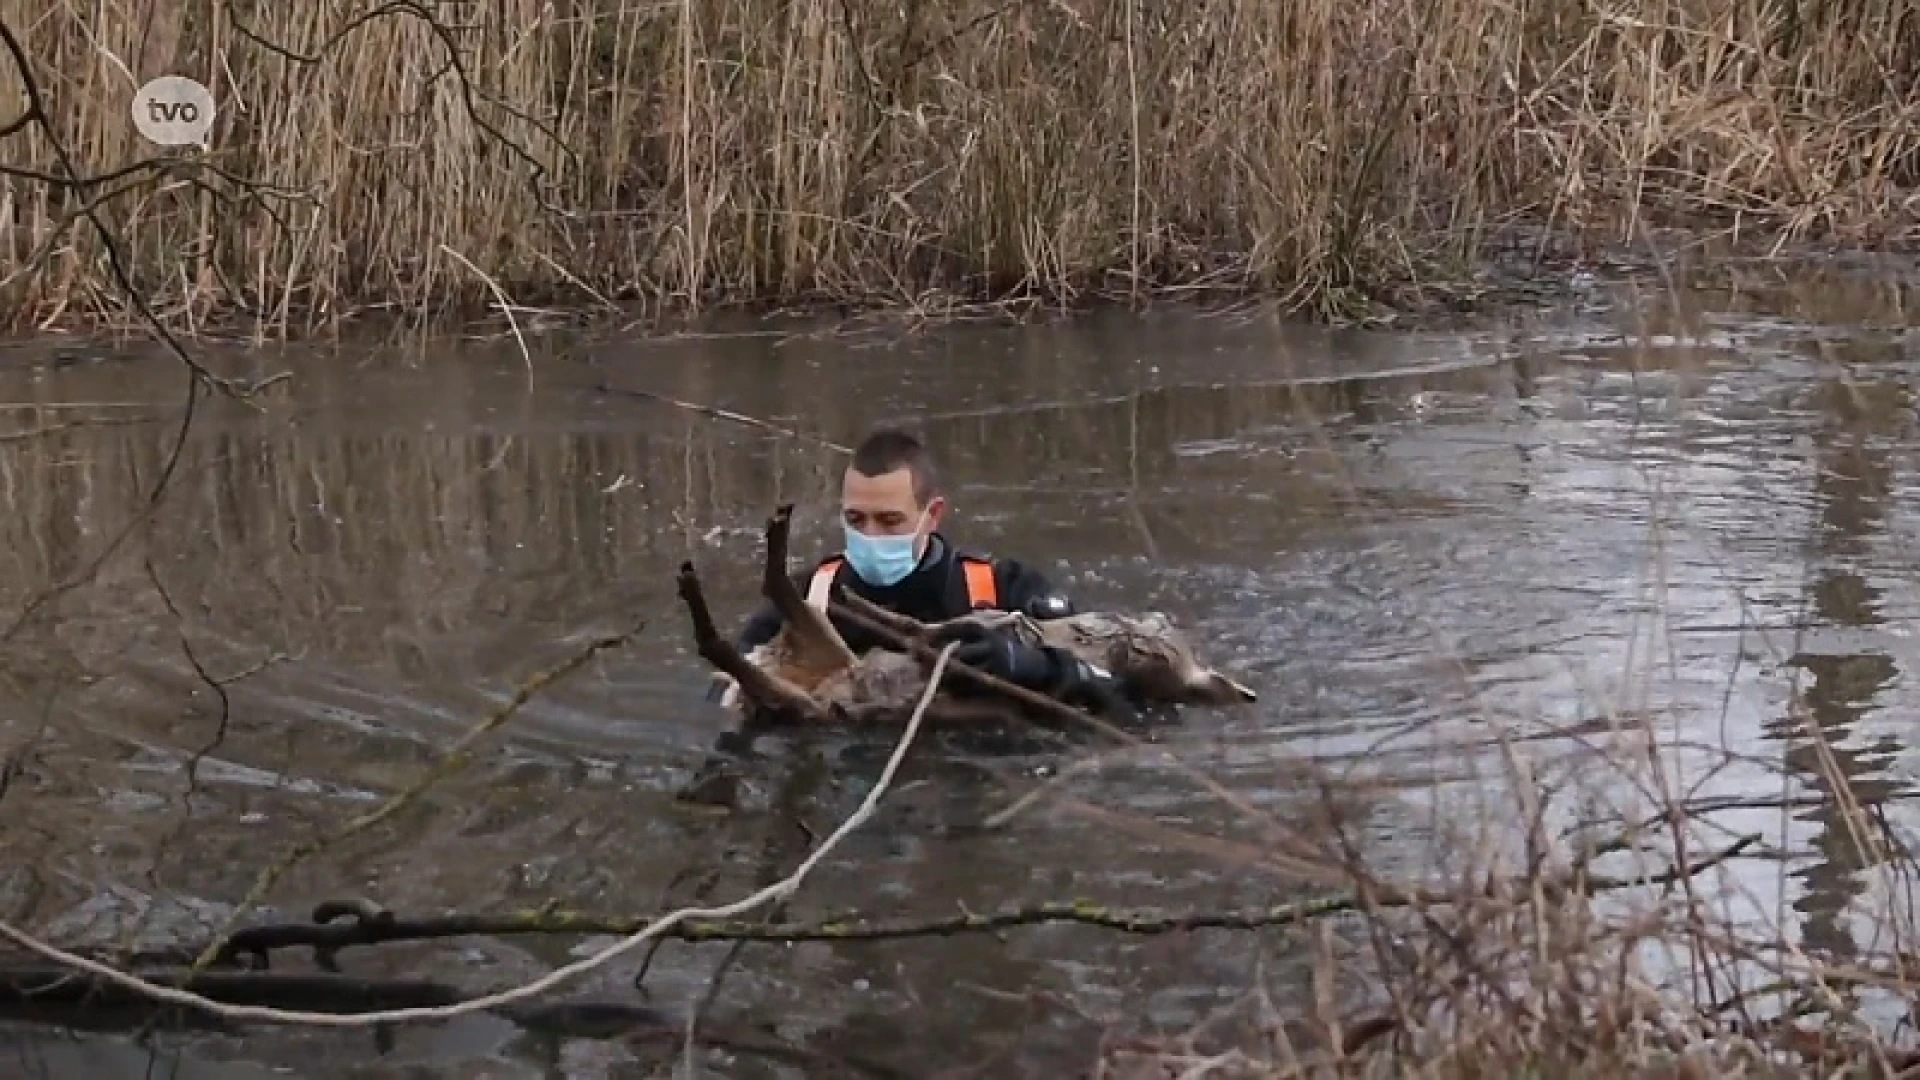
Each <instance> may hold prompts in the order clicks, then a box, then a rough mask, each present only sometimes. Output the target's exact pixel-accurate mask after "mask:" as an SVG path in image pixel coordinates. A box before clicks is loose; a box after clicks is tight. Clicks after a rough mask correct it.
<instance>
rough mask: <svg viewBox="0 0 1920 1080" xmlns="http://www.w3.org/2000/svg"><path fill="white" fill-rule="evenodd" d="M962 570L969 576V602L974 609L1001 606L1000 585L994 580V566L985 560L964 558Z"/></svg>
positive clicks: (961, 563)
mask: <svg viewBox="0 0 1920 1080" xmlns="http://www.w3.org/2000/svg"><path fill="white" fill-rule="evenodd" d="M960 568H961V570H962V571H963V572H964V573H965V574H966V575H967V602H968V603H969V604H971V605H973V607H974V608H976V609H978V608H996V607H999V606H1000V585H999V583H998V582H996V581H994V580H993V564H992V563H990V562H987V561H986V560H984V559H969V558H965V557H962V558H961V560H960Z"/></svg>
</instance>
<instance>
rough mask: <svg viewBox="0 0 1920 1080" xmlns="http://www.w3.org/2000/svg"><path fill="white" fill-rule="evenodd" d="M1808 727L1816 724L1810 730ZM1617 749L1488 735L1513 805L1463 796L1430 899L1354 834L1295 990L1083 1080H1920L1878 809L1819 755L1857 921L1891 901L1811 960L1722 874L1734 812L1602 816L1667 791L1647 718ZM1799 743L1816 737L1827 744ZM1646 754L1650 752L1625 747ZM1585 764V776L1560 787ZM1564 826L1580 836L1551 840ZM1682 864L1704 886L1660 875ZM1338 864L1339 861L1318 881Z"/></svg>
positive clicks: (1902, 861) (1658, 802)
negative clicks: (1546, 764) (1850, 870)
mask: <svg viewBox="0 0 1920 1080" xmlns="http://www.w3.org/2000/svg"><path fill="white" fill-rule="evenodd" d="M1806 727H1807V729H1808V730H1809V731H1810V732H1816V733H1817V731H1818V727H1819V725H1818V724H1817V723H1812V722H1809V723H1808V724H1807V725H1806ZM1636 728H1637V730H1636ZM1614 734H1615V735H1616V736H1621V737H1624V742H1623V743H1621V744H1618V745H1617V746H1616V748H1615V749H1614V750H1613V751H1610V752H1607V753H1606V754H1605V762H1604V763H1602V762H1600V761H1598V760H1596V759H1595V758H1593V757H1588V758H1587V759H1586V760H1584V761H1582V762H1577V763H1573V764H1571V765H1569V764H1568V763H1566V762H1562V763H1561V769H1560V771H1561V772H1562V773H1563V774H1564V775H1563V776H1562V777H1560V778H1555V777H1553V776H1550V775H1548V772H1547V770H1545V769H1540V768H1539V767H1538V766H1536V765H1533V764H1529V763H1527V762H1525V761H1523V759H1522V757H1521V756H1520V749H1519V744H1518V742H1517V741H1513V740H1506V739H1502V740H1498V741H1500V742H1501V744H1502V750H1501V752H1500V753H1499V754H1498V755H1496V756H1499V757H1502V758H1503V759H1504V761H1505V763H1506V765H1507V767H1508V768H1507V771H1508V774H1509V775H1508V777H1507V779H1508V780H1509V781H1511V784H1510V785H1509V787H1508V790H1509V792H1521V793H1524V794H1519V795H1516V796H1514V803H1515V805H1511V806H1509V807H1508V808H1507V812H1506V813H1505V814H1501V813H1499V812H1497V810H1496V809H1493V808H1491V807H1488V806H1482V807H1479V808H1477V809H1475V808H1469V807H1467V806H1465V805H1463V804H1459V803H1456V804H1455V805H1454V806H1453V807H1452V808H1451V810H1452V812H1453V813H1455V814H1457V817H1454V818H1453V819H1452V822H1453V827H1451V828H1447V829H1445V830H1444V832H1445V833H1446V834H1447V836H1448V841H1447V843H1446V844H1445V846H1444V848H1443V849H1442V850H1441V851H1440V852H1439V854H1438V859H1437V862H1438V863H1439V864H1440V865H1441V866H1442V867H1443V868H1444V869H1443V870H1442V871H1441V873H1440V874H1439V875H1438V876H1437V877H1436V878H1435V879H1434V880H1433V881H1432V882H1431V883H1420V887H1422V888H1423V889H1425V890H1427V891H1424V892H1423V893H1422V894H1421V895H1420V896H1419V897H1418V898H1415V899H1408V890H1409V888H1411V887H1412V886H1409V885H1408V884H1407V883H1406V882H1405V881H1404V880H1400V881H1396V880H1393V879H1394V878H1395V877H1399V876H1401V875H1389V874H1386V873H1382V872H1381V871H1379V870H1378V869H1376V868H1374V867H1372V866H1369V865H1368V862H1367V860H1366V859H1365V858H1363V857H1362V856H1361V855H1360V854H1359V850H1360V849H1359V847H1358V842H1357V841H1355V842H1353V843H1345V842H1342V841H1338V840H1336V841H1330V842H1329V843H1328V844H1327V845H1326V849H1327V853H1328V858H1327V859H1325V860H1324V861H1322V862H1320V863H1319V865H1320V866H1321V867H1322V868H1323V875H1324V876H1325V877H1327V878H1329V879H1331V880H1336V881H1339V882H1340V883H1341V886H1342V888H1343V889H1344V890H1345V891H1349V892H1351V893H1353V894H1355V895H1358V896H1359V897H1361V898H1362V903H1361V905H1360V910H1359V911H1358V912H1357V913H1356V914H1355V915H1354V916H1353V917H1352V918H1351V919H1349V920H1347V921H1343V922H1339V923H1336V924H1333V925H1322V926H1320V927H1317V928H1316V929H1317V934H1308V935H1307V936H1306V939H1305V940H1304V941H1303V940H1302V939H1301V938H1300V937H1299V936H1298V935H1296V936H1295V937H1294V938H1293V941H1294V944H1293V945H1291V946H1283V947H1282V949H1283V951H1284V949H1286V948H1292V949H1294V950H1296V951H1297V950H1299V949H1301V948H1302V947H1304V948H1305V949H1306V950H1307V951H1309V952H1310V953H1311V956H1312V961H1311V975H1310V979H1309V983H1310V985H1309V986H1308V987H1307V988H1306V990H1305V992H1303V991H1302V988H1301V987H1299V986H1297V985H1292V984H1290V983H1288V982H1285V981H1280V980H1276V981H1275V984H1274V988H1273V989H1271V990H1269V989H1266V988H1256V989H1254V990H1253V991H1251V992H1250V993H1249V994H1248V995H1247V996H1246V998H1245V999H1244V1000H1243V1001H1242V1002H1240V1004H1239V1005H1238V1006H1237V1007H1236V1008H1235V1009H1234V1010H1232V1015H1223V1016H1218V1017H1214V1018H1212V1019H1211V1020H1210V1021H1208V1022H1207V1023H1206V1024H1204V1025H1202V1027H1201V1028H1200V1029H1198V1030H1195V1031H1192V1032H1187V1033H1183V1034H1181V1035H1178V1036H1176V1037H1170V1038H1162V1039H1142V1038H1128V1039H1119V1040H1116V1041H1114V1042H1113V1043H1112V1044H1111V1045H1110V1046H1108V1047H1107V1048H1106V1050H1105V1051H1104V1053H1103V1055H1102V1057H1101V1059H1100V1062H1099V1064H1098V1067H1097V1068H1096V1069H1095V1070H1094V1071H1093V1073H1092V1074H1091V1075H1093V1076H1095V1077H1098V1078H1100V1080H1147V1078H1154V1080H1169V1078H1173V1077H1181V1078H1187V1080H1201V1078H1206V1080H1226V1078H1230V1077H1231V1078H1261V1080H1281V1078H1288V1080H1293V1078H1300V1080H1305V1078H1361V1077H1365V1078H1373V1077H1383V1078H1384V1077H1423V1078H1432V1080H1467V1078H1470V1077H1525V1078H1548V1077H1559V1078H1565V1080H1599V1078H1602V1077H1634V1078H1647V1080H1653V1078H1672V1080H1680V1078H1698V1080H1708V1078H1719V1077H1735V1076H1743V1077H1765V1078H1776V1077H1777V1078H1782V1080H1784V1078H1786V1077H1801V1076H1822V1077H1848V1078H1852V1077H1884V1076H1904V1075H1920V1050H1916V1049H1915V1045H1916V1044H1915V1040H1914V1039H1913V1031H1912V1025H1913V1017H1912V1015H1911V1014H1910V1013H1909V1011H1908V1010H1909V1008H1910V1003H1911V1001H1912V1000H1913V996H1914V983H1913V976H1912V973H1911V972H1910V971H1909V970H1908V969H1909V968H1910V967H1911V964H1912V962H1913V961H1912V958H1913V947H1912V944H1911V935H1912V931H1913V926H1912V922H1911V918H1912V912H1911V911H1910V910H1905V909H1906V908H1907V907H1909V906H1910V900H1909V899H1907V898H1909V897H1910V896H1911V893H1912V885H1913V881H1914V876H1913V872H1914V870H1915V865H1914V863H1913V861H1912V859H1911V856H1910V855H1908V854H1906V853H1905V852H1904V851H1903V850H1902V845H1901V844H1900V843H1899V842H1897V841H1894V840H1893V839H1892V838H1891V834H1890V831H1889V829H1888V827H1887V823H1886V821H1885V820H1884V818H1883V817H1881V816H1879V815H1877V814H1875V813H1874V812H1873V811H1872V809H1871V808H1870V807H1869V808H1867V809H1865V810H1863V809H1862V808H1861V807H1860V806H1859V805H1858V803H1857V800H1855V799H1853V798H1852V797H1851V796H1850V794H1849V792H1848V785H1847V784H1846V781H1845V777H1844V776H1842V775H1841V773H1840V772H1839V770H1838V769H1837V768H1836V767H1834V763H1833V760H1832V756H1831V755H1830V754H1825V753H1816V755H1815V756H1819V757H1823V758H1825V759H1826V762H1827V768H1826V769H1825V770H1824V771H1823V773H1822V779H1823V781H1830V782H1831V783H1832V785H1833V786H1832V787H1831V790H1832V791H1833V792H1834V793H1835V794H1834V795H1833V796H1832V797H1833V799H1834V800H1835V801H1837V802H1838V803H1840V804H1841V805H1842V806H1843V807H1846V808H1847V811H1848V813H1849V816H1850V819H1851V820H1853V821H1854V822H1855V827H1854V828H1853V830H1852V832H1851V835H1850V836H1849V837H1848V838H1847V839H1848V841H1849V842H1851V843H1852V844H1854V845H1855V846H1856V854H1855V856H1854V857H1853V858H1854V859H1855V860H1857V861H1856V862H1855V865H1859V866H1862V867H1864V868H1865V870H1864V872H1863V873H1864V877H1866V878H1867V879H1868V882H1867V885H1866V889H1865V893H1866V895H1865V896H1864V897H1863V898H1862V899H1863V909H1868V908H1872V907H1873V906H1874V905H1873V903H1872V902H1873V901H1879V902H1880V904H1881V909H1880V911H1879V913H1878V915H1877V917H1870V919H1868V920H1863V921H1862V923H1860V924H1854V933H1855V936H1857V937H1859V938H1860V939H1861V953H1860V954H1859V955H1854V956H1838V955H1834V954H1832V953H1830V952H1823V951H1822V950H1821V949H1819V948H1818V947H1817V946H1816V945H1815V944H1814V943H1813V942H1812V941H1811V940H1809V939H1808V938H1807V937H1806V936H1804V935H1803V934H1802V933H1801V932H1799V931H1796V930H1795V929H1794V928H1793V926H1792V923H1793V922H1794V921H1795V920H1797V919H1798V918H1800V916H1799V915H1796V913H1794V912H1792V911H1790V910H1786V909H1785V908H1784V906H1783V905H1782V904H1781V903H1780V901H1778V900H1777V899H1776V898H1774V897H1772V896H1760V895H1755V889H1754V888H1753V887H1752V886H1751V885H1750V884H1748V885H1745V886H1743V883H1742V882H1741V880H1740V877H1741V875H1740V874H1738V873H1734V872H1730V871H1731V870H1732V868H1733V866H1734V863H1735V860H1734V859H1732V858H1725V859H1723V858H1721V857H1720V856H1721V855H1724V854H1725V853H1727V852H1728V851H1730V850H1732V849H1733V848H1734V847H1738V846H1739V845H1737V844H1735V845H1730V844H1729V833H1727V832H1726V831H1725V829H1724V825H1721V826H1715V825H1714V824H1712V823H1711V821H1710V818H1711V817H1712V814H1711V813H1710V811H1711V810H1713V809H1719V810H1725V809H1726V807H1725V806H1718V807H1710V806H1709V805H1707V803H1706V802H1703V801H1696V802H1692V803H1689V802H1688V801H1687V800H1686V799H1685V798H1684V797H1682V796H1680V795H1679V794H1677V793H1676V794H1674V795H1672V796H1671V797H1666V798H1654V799H1653V800H1651V810H1652V812H1651V813H1642V812H1630V811H1627V810H1626V808H1625V806H1624V805H1623V804H1620V803H1618V802H1615V804H1614V805H1613V807H1611V808H1610V810H1609V811H1607V812H1596V803H1595V801H1594V800H1595V798H1596V797H1597V793H1598V790H1599V789H1600V788H1604V787H1607V786H1609V785H1613V787H1614V791H1615V797H1616V799H1617V793H1618V785H1619V781H1620V780H1621V778H1622V777H1624V776H1626V775H1628V774H1629V773H1634V772H1636V771H1637V772H1638V775H1639V776H1640V778H1641V779H1643V780H1647V781H1650V783H1649V785H1648V786H1647V787H1646V788H1644V789H1643V790H1647V791H1648V792H1649V793H1651V792H1654V791H1657V790H1661V789H1666V788H1667V787H1668V786H1669V785H1670V784H1671V781H1672V777H1668V778H1666V779H1665V780H1662V779H1660V778H1659V777H1657V776H1656V775H1655V774H1656V773H1658V772H1660V771H1661V769H1660V768H1659V767H1657V766H1656V767H1653V768H1646V767H1644V762H1645V760H1646V755H1645V753H1644V751H1645V750H1646V748H1647V747H1650V746H1652V745H1653V743H1652V742H1651V740H1652V738H1653V737H1654V736H1655V734H1656V733H1655V731H1654V730H1653V727H1652V725H1651V724H1637V725H1626V726H1622V727H1616V728H1615V729H1614ZM1667 741H1670V739H1668V740H1667ZM1812 741H1813V742H1815V743H1820V739H1819V738H1818V736H1817V734H1816V735H1815V736H1814V738H1813V740H1812ZM1636 742H1639V743H1640V744H1641V750H1642V753H1641V754H1640V755H1636V754H1635V753H1634V752H1633V751H1632V750H1631V749H1630V746H1631V744H1633V743H1636ZM1822 745H1824V744H1822ZM1562 752H1563V751H1562ZM1655 753H1660V751H1657V750H1656V751H1655ZM1636 756H1639V757H1640V758H1641V765H1640V766H1638V767H1637V766H1636V763H1635V761H1634V758H1635V757H1636ZM1745 764H1747V765H1749V766H1751V765H1753V764H1755V763H1754V762H1751V761H1748V762H1746V763H1745ZM1776 767H1777V766H1776ZM1580 773H1585V774H1587V777H1588V780H1587V781H1586V782H1585V783H1580V782H1576V781H1574V780H1572V779H1571V778H1572V777H1574V776H1576V775H1578V774H1580ZM1602 775H1604V776H1605V779H1604V780H1600V779H1598V777H1600V776H1602ZM1498 783H1499V778H1497V777H1488V778H1477V779H1476V780H1475V781H1473V782H1472V784H1473V786H1475V787H1483V788H1485V787H1491V786H1496V785H1498ZM1578 787H1587V788H1590V789H1592V790H1589V791H1577V790H1576V788H1578ZM1743 803H1745V806H1746V809H1748V810H1754V809H1758V810H1759V811H1760V812H1762V813H1765V812H1766V811H1767V810H1768V809H1769V807H1770V806H1771V808H1772V809H1773V810H1775V811H1776V812H1778V813H1779V814H1782V815H1786V814H1789V813H1793V812H1804V810H1805V807H1804V805H1802V806H1799V807H1794V808H1790V807H1788V806H1786V805H1783V804H1769V803H1768V802H1767V799H1766V797H1765V796H1761V797H1759V798H1756V799H1754V800H1750V801H1746V800H1743ZM1556 804H1558V805H1556ZM1575 804H1578V810H1577V812H1575V811H1576V805H1575ZM1575 819H1578V827H1576V828H1565V827H1560V828H1556V826H1555V825H1554V822H1555V821H1556V820H1558V821H1560V822H1563V823H1565V822H1571V821H1574V820H1575ZM1325 825H1326V822H1319V823H1316V826H1315V827H1316V829H1317V828H1319V827H1322V826H1325ZM1515 825H1518V826H1520V828H1519V829H1517V830H1516V829H1515ZM1516 832H1517V833H1518V836H1517V837H1516V835H1515V834H1516ZM1469 834H1476V835H1469ZM1503 841H1511V842H1503ZM1749 843H1750V844H1751V846H1749V847H1746V848H1744V849H1743V850H1742V857H1747V858H1754V857H1757V859H1758V861H1759V862H1760V863H1761V864H1762V866H1763V868H1762V869H1760V870H1758V871H1757V872H1756V873H1750V874H1748V875H1747V877H1748V879H1749V881H1752V880H1760V879H1765V878H1766V877H1768V876H1769V875H1771V874H1775V873H1778V870H1777V868H1774V867H1773V865H1772V864H1774V863H1775V859H1776V857H1777V852H1775V851H1774V849H1772V848H1770V847H1769V846H1768V844H1766V843H1765V842H1760V841H1759V838H1758V837H1757V836H1754V837H1750V838H1749ZM1683 863H1684V864H1687V865H1691V866H1694V867H1696V868H1700V869H1699V872H1697V873H1692V874H1679V873H1674V872H1672V868H1673V867H1676V866H1679V865H1681V864H1683ZM1336 866H1337V867H1340V868H1342V869H1341V870H1340V871H1338V872H1333V873H1326V872H1325V871H1326V869H1327V868H1332V867H1336ZM1771 888H1773V886H1772V885H1766V886H1764V889H1766V890H1770V889H1771ZM1889 900H1891V901H1892V902H1891V903H1888V901H1889ZM1868 921H1871V923H1872V925H1870V926H1868V925H1866V923H1867V922H1868ZM1869 942H1870V944H1869Z"/></svg>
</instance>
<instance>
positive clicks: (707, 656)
mask: <svg viewBox="0 0 1920 1080" xmlns="http://www.w3.org/2000/svg"><path fill="white" fill-rule="evenodd" d="M679 585H680V599H681V601H682V602H683V603H685V604H686V606H687V615H688V616H689V617H690V618H691V619H692V620H693V645H694V649H695V650H696V651H697V652H699V654H700V658H701V659H703V660H705V661H706V662H707V663H709V664H712V665H713V666H714V667H715V668H716V669H718V670H719V671H721V672H722V673H723V674H726V675H729V676H731V677H732V678H733V681H734V684H735V685H736V686H738V687H739V688H740V692H741V693H742V694H745V695H746V697H747V700H748V701H750V702H752V703H754V704H756V705H759V706H761V707H763V708H769V709H778V710H785V711H791V712H793V713H795V714H797V715H799V716H800V717H802V718H804V719H808V720H819V719H823V718H824V716H825V714H824V713H823V712H822V711H821V709H820V706H819V705H818V704H817V703H815V702H814V700H813V699H812V698H811V697H809V696H807V694H806V692H805V691H803V690H801V689H800V688H799V687H797V686H795V685H793V684H792V683H790V682H788V681H787V680H785V679H782V678H780V677H779V676H777V675H775V674H773V673H772V672H769V671H765V670H763V669H761V668H758V667H755V666H754V665H752V664H750V663H748V662H747V658H746V657H744V656H741V655H740V650H739V649H737V648H735V647H734V645H733V643H732V642H730V641H728V640H727V639H726V638H723V637H721V636H720V631H719V630H717V629H715V628H714V625H713V611H712V609H710V608H708V607H707V597H706V594H705V593H704V592H702V591H701V589H700V575H698V574H696V573H694V570H693V564H692V563H690V562H684V563H681V564H680V575H679Z"/></svg>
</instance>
